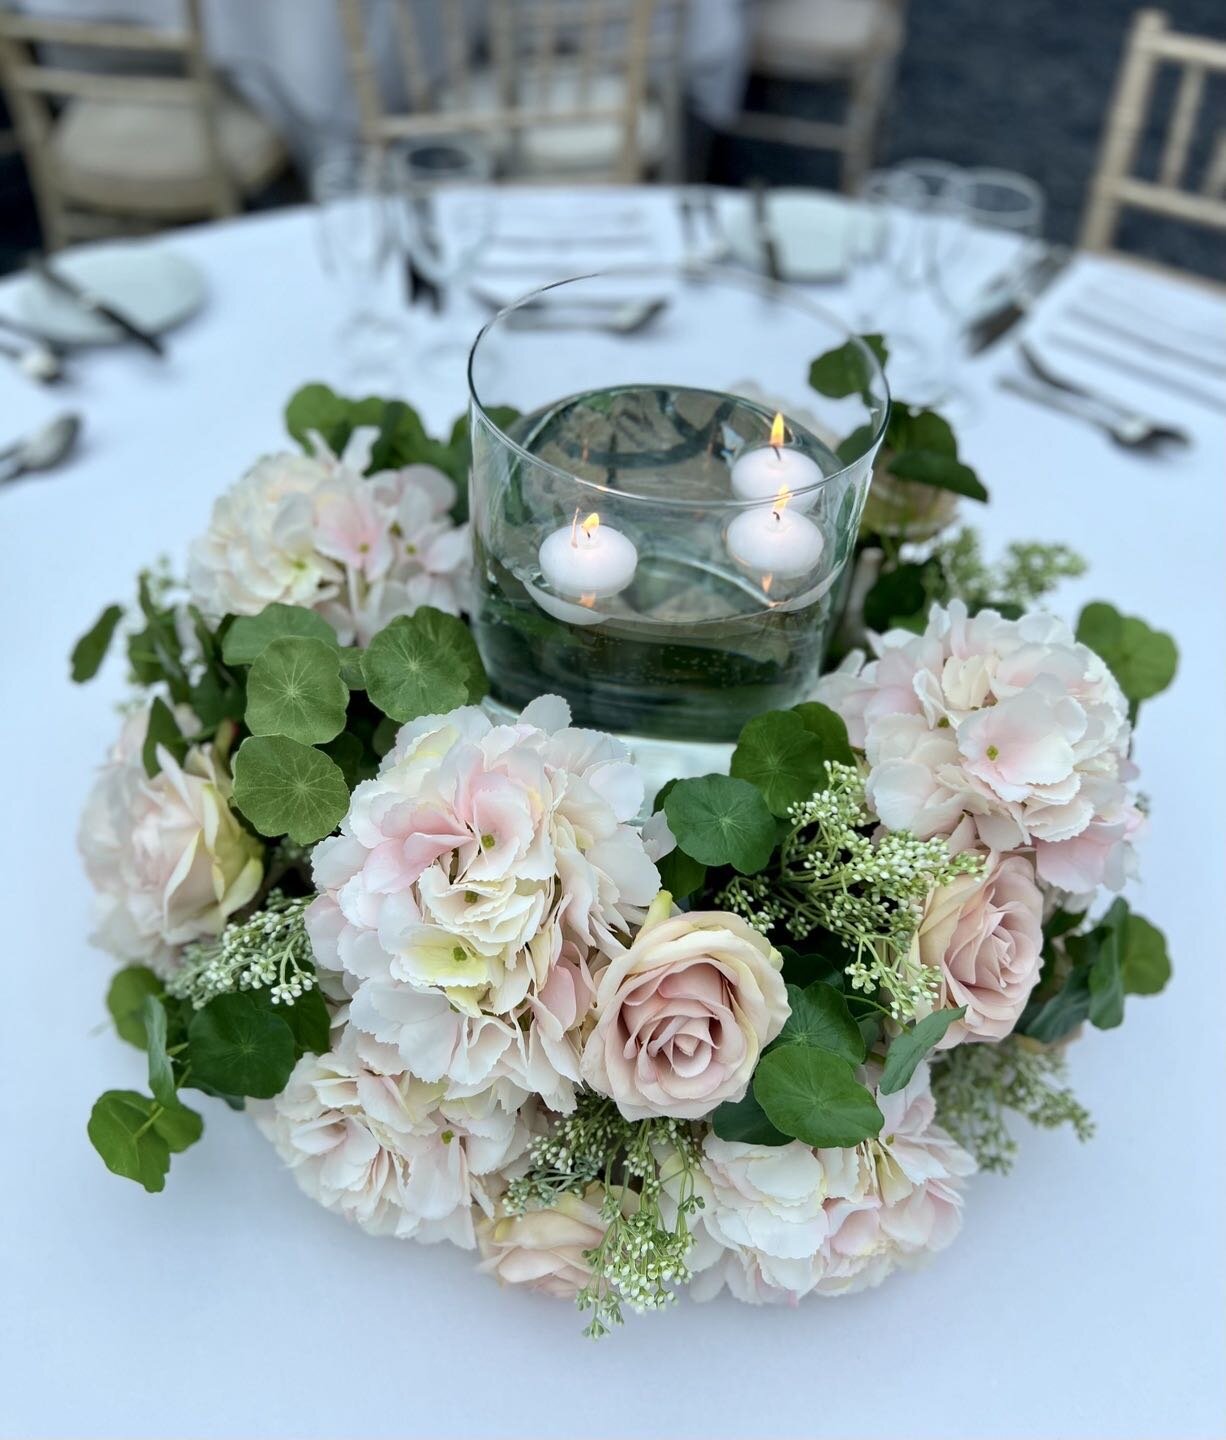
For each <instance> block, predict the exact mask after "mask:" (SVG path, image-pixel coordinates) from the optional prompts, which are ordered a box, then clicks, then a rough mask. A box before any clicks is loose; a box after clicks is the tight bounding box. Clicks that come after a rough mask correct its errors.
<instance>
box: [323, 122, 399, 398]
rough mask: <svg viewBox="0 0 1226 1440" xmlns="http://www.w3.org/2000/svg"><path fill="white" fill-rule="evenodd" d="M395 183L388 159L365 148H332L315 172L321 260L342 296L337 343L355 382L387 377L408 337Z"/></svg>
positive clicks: (353, 146)
mask: <svg viewBox="0 0 1226 1440" xmlns="http://www.w3.org/2000/svg"><path fill="white" fill-rule="evenodd" d="M387 182H388V170H387V163H386V158H385V156H384V155H383V153H382V152H381V151H379V150H377V149H374V148H373V147H370V146H363V145H335V146H329V147H328V148H327V149H326V150H325V151H324V152H323V153H322V155H321V156H320V158H319V159H318V161H317V162H316V164H315V165H314V167H313V169H312V172H311V193H312V197H313V199H314V201H315V210H316V217H317V226H316V232H317V239H318V243H319V252H320V260H321V262H322V265H323V268H324V272H325V274H327V275H328V276H329V277H330V278H331V279H332V280H333V281H334V283H335V284H336V286H337V288H338V289H339V291H340V293H341V304H342V310H343V316H342V320H341V325H340V329H339V332H338V335H337V344H338V348H339V350H340V353H341V355H342V357H343V359H344V361H345V363H346V367H347V369H348V370H349V372H350V378H352V379H357V378H359V377H360V376H361V375H363V374H365V373H366V372H375V373H377V374H378V376H379V378H384V377H385V375H386V372H387V371H388V369H389V366H393V356H394V352H395V350H396V349H397V348H398V347H399V344H400V341H401V338H402V337H401V334H400V327H399V324H398V321H397V319H396V308H397V307H396V301H395V298H394V297H393V296H392V294H391V293H390V288H389V282H390V281H391V279H392V276H393V265H392V261H393V259H394V257H395V255H396V251H397V244H396V234H395V228H394V225H393V217H392V213H391V208H390V203H389V191H388V183H387ZM393 368H394V367H393Z"/></svg>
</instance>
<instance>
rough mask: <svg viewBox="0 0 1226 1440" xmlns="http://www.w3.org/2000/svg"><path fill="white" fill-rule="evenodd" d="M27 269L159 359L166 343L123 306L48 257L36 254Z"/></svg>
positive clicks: (163, 352)
mask: <svg viewBox="0 0 1226 1440" xmlns="http://www.w3.org/2000/svg"><path fill="white" fill-rule="evenodd" d="M30 269H31V270H33V271H34V273H35V274H36V275H37V276H38V277H39V279H41V280H43V281H45V282H46V284H48V285H49V286H50V287H51V288H52V289H53V290H58V291H59V292H60V294H61V295H66V296H67V297H68V299H70V300H72V301H73V302H74V303H75V304H77V305H79V306H80V308H81V309H82V310H87V311H89V313H90V314H91V315H96V316H97V317H98V319H99V320H105V321H106V322H107V324H109V325H112V326H114V327H115V329H117V330H120V331H122V332H123V334H125V335H126V336H127V337H128V339H129V340H134V341H135V342H136V343H137V344H138V345H143V346H144V347H145V349H146V350H148V351H150V353H151V354H154V355H156V356H157V357H158V358H159V359H161V357H162V356H163V355H164V354H165V353H166V352H165V347H164V346H163V345H162V342H161V341H160V340H159V339H158V338H157V336H156V335H151V334H150V333H149V331H148V330H144V329H142V328H141V327H140V326H139V325H138V324H137V323H136V321H135V320H133V319H132V318H131V317H130V316H128V315H125V314H124V312H123V311H122V310H117V309H116V308H115V306H114V305H109V304H108V303H107V302H106V301H105V300H101V299H99V298H98V296H97V295H94V294H93V293H92V292H91V291H89V290H87V289H86V288H85V286H84V285H78V284H77V282H76V281H75V280H72V279H70V278H69V277H68V276H67V275H65V274H64V273H63V272H62V271H60V270H57V269H56V268H55V267H54V266H53V265H52V264H50V263H49V262H48V261H47V260H44V259H42V258H41V257H40V256H35V257H34V258H33V259H32V260H31V261H30Z"/></svg>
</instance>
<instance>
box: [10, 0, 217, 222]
mask: <svg viewBox="0 0 1226 1440" xmlns="http://www.w3.org/2000/svg"><path fill="white" fill-rule="evenodd" d="M200 6H201V0H183V11H182V23H181V24H180V25H179V26H177V27H176V28H172V29H156V28H153V27H147V26H144V25H139V24H127V23H99V22H93V21H78V20H66V19H50V18H41V17H37V16H33V15H24V14H21V13H19V12H13V11H8V10H0V84H2V85H3V87H4V91H5V95H6V97H7V99H8V104H9V109H10V111H11V113H12V116H13V120H14V124H15V126H16V130H17V136H18V139H19V141H20V144H21V148H22V151H23V153H24V155H25V160H26V166H27V169H28V170H29V173H30V180H31V185H32V187H33V190H34V198H35V203H36V205H37V207H38V212H39V220H40V222H41V224H42V229H43V236H44V239H45V242H46V244H47V247H48V249H56V248H58V247H59V246H60V245H63V244H65V243H67V242H68V241H69V240H73V239H78V238H84V237H87V236H91V235H97V234H113V233H114V232H115V231H116V230H117V229H119V230H122V229H124V228H126V227H125V226H124V225H123V223H122V221H119V220H117V219H116V218H115V217H113V216H111V217H108V216H104V215H100V214H92V213H87V212H85V213H83V212H80V211H77V210H75V209H74V207H73V205H72V203H71V202H70V201H69V200H68V198H67V197H66V196H65V195H64V193H63V191H62V189H61V187H60V185H59V184H58V183H57V174H56V160H55V153H54V149H53V147H52V145H51V143H50V142H51V135H52V130H53V127H54V125H55V121H56V114H57V109H58V107H60V106H62V105H63V104H65V103H71V102H73V101H76V100H84V101H98V102H103V103H113V104H132V103H137V104H142V103H143V104H148V105H186V106H192V107H194V108H195V109H196V110H197V112H198V114H199V118H200V124H201V128H202V133H203V136H204V144H205V150H206V158H207V162H208V172H209V193H210V200H211V205H210V210H211V213H212V214H214V215H217V216H222V215H233V214H235V213H236V212H237V210H238V208H239V205H238V195H237V192H236V189H235V186H234V183H233V181H232V180H231V178H230V175H229V173H228V171H227V168H226V165H225V164H224V162H223V159H222V151H221V145H220V141H219V136H218V118H217V117H218V87H217V83H216V80H215V78H214V75H213V70H212V67H211V66H210V64H209V62H208V57H207V55H206V53H205V47H204V35H203V29H202V26H201V19H200ZM146 223H147V222H146ZM132 228H142V226H141V224H140V222H137V223H136V225H135V226H134V227H132Z"/></svg>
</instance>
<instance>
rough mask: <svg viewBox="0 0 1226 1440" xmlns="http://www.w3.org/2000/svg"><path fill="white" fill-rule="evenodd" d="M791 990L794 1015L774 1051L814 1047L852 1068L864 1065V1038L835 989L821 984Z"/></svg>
mask: <svg viewBox="0 0 1226 1440" xmlns="http://www.w3.org/2000/svg"><path fill="white" fill-rule="evenodd" d="M787 989H788V1004H789V1005H790V1006H791V1008H792V1013H791V1014H790V1015H789V1016H788V1018H787V1020H786V1021H785V1022H784V1026H783V1029H782V1030H781V1031H780V1032H779V1035H778V1037H777V1038H776V1039H775V1040H774V1041H773V1042H772V1047H774V1046H779V1045H814V1046H816V1047H817V1048H818V1049H819V1050H829V1051H830V1053H831V1054H832V1055H839V1056H841V1057H842V1058H843V1059H844V1060H846V1061H848V1063H849V1064H852V1065H858V1064H860V1062H861V1061H862V1060H863V1059H864V1037H863V1036H862V1035H861V1034H860V1027H859V1026H858V1025H857V1024H856V1022H855V1020H854V1019H852V1015H851V1011H850V1010H848V1008H847V1001H846V1000H844V999H843V997H842V995H840V994H839V992H838V991H837V990H836V989H835V988H834V986H833V985H827V984H826V983H825V982H824V981H822V980H818V981H815V982H814V983H813V984H812V985H809V986H806V988H805V989H803V990H802V989H801V988H800V987H799V986H798V985H789V986H788V987H787Z"/></svg>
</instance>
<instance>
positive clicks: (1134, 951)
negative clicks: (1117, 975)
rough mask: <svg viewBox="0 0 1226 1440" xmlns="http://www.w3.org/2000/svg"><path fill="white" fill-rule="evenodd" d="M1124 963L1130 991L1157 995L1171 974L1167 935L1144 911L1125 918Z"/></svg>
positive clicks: (1133, 993) (1124, 972)
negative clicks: (1143, 913)
mask: <svg viewBox="0 0 1226 1440" xmlns="http://www.w3.org/2000/svg"><path fill="white" fill-rule="evenodd" d="M1123 945H1124V949H1123V955H1122V957H1121V961H1120V963H1121V967H1122V970H1123V976H1124V989H1125V991H1126V992H1127V993H1128V994H1129V995H1157V994H1158V992H1159V991H1160V990H1162V989H1163V988H1164V987H1165V985H1166V982H1167V981H1168V980H1169V979H1170V978H1171V962H1170V958H1169V957H1168V955H1167V951H1166V936H1165V935H1163V933H1162V931H1161V930H1159V929H1158V927H1157V926H1156V925H1151V924H1150V922H1149V921H1148V920H1146V918H1145V917H1144V916H1143V915H1133V914H1129V916H1128V918H1127V920H1126V921H1125V922H1124V937H1123Z"/></svg>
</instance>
